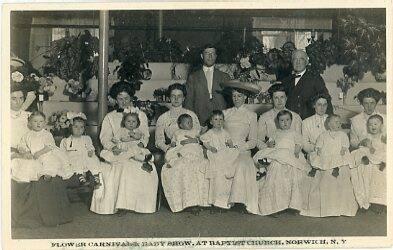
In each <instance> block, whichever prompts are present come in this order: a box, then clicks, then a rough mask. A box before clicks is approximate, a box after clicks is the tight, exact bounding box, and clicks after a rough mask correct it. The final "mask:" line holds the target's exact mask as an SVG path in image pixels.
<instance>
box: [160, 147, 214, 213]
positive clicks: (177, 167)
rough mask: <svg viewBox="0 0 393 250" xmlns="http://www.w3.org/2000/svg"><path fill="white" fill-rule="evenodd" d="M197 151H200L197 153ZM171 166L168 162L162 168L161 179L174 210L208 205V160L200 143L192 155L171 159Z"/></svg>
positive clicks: (170, 205)
mask: <svg viewBox="0 0 393 250" xmlns="http://www.w3.org/2000/svg"><path fill="white" fill-rule="evenodd" d="M196 152H200V153H198V155H196V154H195V153H196ZM196 156H198V157H196ZM170 166H171V167H168V164H166V165H164V167H163V168H162V171H161V181H162V186H163V188H164V193H165V197H166V199H167V201H168V204H169V207H170V208H171V210H172V212H179V211H182V210H183V209H185V208H187V207H193V206H208V205H209V204H208V190H209V181H208V180H207V179H206V178H205V173H206V169H207V166H208V161H207V160H206V159H205V158H204V157H203V153H202V150H201V149H200V147H199V145H198V147H195V151H194V154H193V155H192V156H190V157H187V156H184V157H179V158H178V159H177V160H173V161H171V164H170Z"/></svg>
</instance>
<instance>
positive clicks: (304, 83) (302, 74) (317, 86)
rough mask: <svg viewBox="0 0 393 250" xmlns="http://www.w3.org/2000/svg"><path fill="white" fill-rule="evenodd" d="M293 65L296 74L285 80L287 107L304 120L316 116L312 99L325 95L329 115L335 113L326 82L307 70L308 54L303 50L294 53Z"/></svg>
mask: <svg viewBox="0 0 393 250" xmlns="http://www.w3.org/2000/svg"><path fill="white" fill-rule="evenodd" d="M292 65H293V71H294V73H295V74H294V75H292V76H289V77H287V78H285V79H283V84H284V86H285V87H286V89H287V93H288V100H287V104H286V107H287V108H288V109H290V110H292V111H294V112H296V113H298V114H299V115H300V117H301V118H302V119H303V120H304V119H306V118H307V117H310V116H312V115H313V114H314V108H313V103H312V97H313V96H315V95H316V94H321V93H324V94H327V95H328V96H329V100H328V109H327V113H328V114H331V113H333V106H332V103H331V98H330V95H329V91H328V90H327V88H326V86H325V81H324V80H323V79H322V77H321V76H320V75H319V74H314V73H312V72H310V71H308V70H307V69H306V67H307V65H308V56H307V54H306V52H304V51H303V50H295V51H293V53H292Z"/></svg>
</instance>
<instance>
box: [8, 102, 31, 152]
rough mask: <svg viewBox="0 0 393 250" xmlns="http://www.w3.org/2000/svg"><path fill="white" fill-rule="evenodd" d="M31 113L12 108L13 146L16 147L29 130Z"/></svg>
mask: <svg viewBox="0 0 393 250" xmlns="http://www.w3.org/2000/svg"><path fill="white" fill-rule="evenodd" d="M29 115H30V113H29V112H26V111H23V110H19V111H13V110H11V127H10V128H11V147H13V148H16V147H17V146H18V144H19V143H20V140H21V138H22V136H23V135H24V134H26V133H27V132H28V131H29V128H28V127H27V122H28V121H27V119H28V118H29Z"/></svg>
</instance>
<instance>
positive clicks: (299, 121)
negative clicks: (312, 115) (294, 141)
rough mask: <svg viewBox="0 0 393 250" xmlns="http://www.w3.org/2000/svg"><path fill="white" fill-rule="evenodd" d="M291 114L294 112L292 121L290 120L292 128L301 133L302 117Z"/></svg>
mask: <svg viewBox="0 0 393 250" xmlns="http://www.w3.org/2000/svg"><path fill="white" fill-rule="evenodd" d="M292 114H294V115H293V122H292V123H293V126H294V129H295V131H296V132H297V133H299V134H301V133H302V122H303V121H302V118H300V116H299V115H298V114H296V113H293V112H292Z"/></svg>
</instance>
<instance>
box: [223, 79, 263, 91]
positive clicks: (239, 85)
mask: <svg viewBox="0 0 393 250" xmlns="http://www.w3.org/2000/svg"><path fill="white" fill-rule="evenodd" d="M221 87H222V88H231V89H242V90H245V91H248V92H250V94H258V93H260V92H261V88H260V87H259V86H258V85H257V84H255V83H252V82H241V81H240V80H230V81H227V82H223V83H221Z"/></svg>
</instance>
